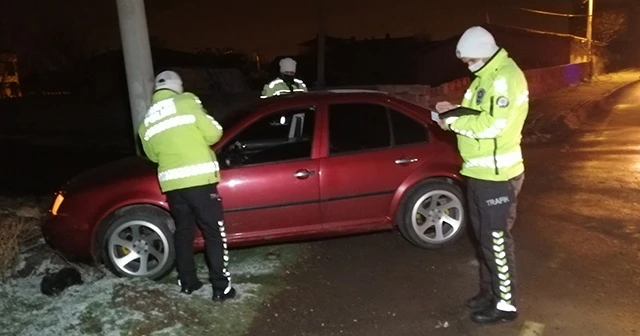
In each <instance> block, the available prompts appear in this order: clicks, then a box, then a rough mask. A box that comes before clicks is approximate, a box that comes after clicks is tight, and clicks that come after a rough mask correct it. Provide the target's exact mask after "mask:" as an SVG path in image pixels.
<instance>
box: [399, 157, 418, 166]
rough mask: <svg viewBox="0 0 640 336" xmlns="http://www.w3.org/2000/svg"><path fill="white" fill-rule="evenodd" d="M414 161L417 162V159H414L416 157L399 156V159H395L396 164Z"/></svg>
mask: <svg viewBox="0 0 640 336" xmlns="http://www.w3.org/2000/svg"><path fill="white" fill-rule="evenodd" d="M414 162H418V159H416V158H401V159H397V160H396V164H399V165H406V164H409V163H414Z"/></svg>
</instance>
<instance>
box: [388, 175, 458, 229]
mask: <svg viewBox="0 0 640 336" xmlns="http://www.w3.org/2000/svg"><path fill="white" fill-rule="evenodd" d="M459 167H460V164H459V163H456V162H442V163H432V162H428V163H425V164H423V165H422V166H420V168H418V169H416V171H414V172H413V173H411V175H409V176H408V177H407V178H406V179H405V180H404V181H403V182H402V183H401V184H400V187H398V189H397V190H396V192H395V194H394V195H393V198H392V200H391V205H390V206H389V219H390V220H391V221H392V223H394V222H395V220H394V219H395V216H396V213H397V211H398V208H399V207H400V203H401V202H402V199H403V198H404V196H405V195H406V194H407V193H408V192H409V191H410V190H411V189H412V188H413V187H414V186H415V185H416V184H418V183H420V182H422V181H425V180H429V179H451V180H453V181H454V182H455V183H456V184H457V185H458V186H463V185H464V179H463V178H462V176H461V175H460V173H451V172H454V171H458V170H459Z"/></svg>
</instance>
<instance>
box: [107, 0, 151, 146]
mask: <svg viewBox="0 0 640 336" xmlns="http://www.w3.org/2000/svg"><path fill="white" fill-rule="evenodd" d="M116 3H117V6H118V21H119V23H120V38H121V40H122V52H123V54H124V66H125V71H126V73H127V87H128V89H129V104H130V106H131V121H132V122H133V136H134V144H135V149H136V153H137V154H138V155H140V146H139V145H138V126H139V125H140V123H141V122H142V120H143V119H144V115H145V114H146V112H147V109H148V108H149V105H150V104H151V94H152V92H153V78H154V76H153V63H152V60H151V47H150V45H149V33H148V31H147V17H146V14H145V9H144V0H116Z"/></svg>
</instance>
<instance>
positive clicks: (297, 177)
mask: <svg viewBox="0 0 640 336" xmlns="http://www.w3.org/2000/svg"><path fill="white" fill-rule="evenodd" d="M317 118H318V115H317V113H316V110H315V107H313V106H300V107H295V108H290V109H285V110H276V111H273V112H271V113H268V114H266V115H265V116H263V117H261V118H259V119H258V120H256V121H254V122H253V123H251V124H250V125H248V126H247V127H245V128H244V129H243V130H241V131H240V132H238V134H237V135H235V136H232V137H231V138H230V139H229V141H227V142H226V143H225V144H224V145H223V146H222V147H221V149H220V151H219V161H220V165H221V169H222V171H221V174H222V182H221V184H220V194H221V195H222V197H223V205H224V209H225V223H226V225H227V231H228V233H229V235H230V238H231V239H238V240H242V241H255V240H263V239H264V240H270V239H274V238H284V237H287V236H293V235H298V234H302V233H304V232H311V231H315V230H320V229H321V227H322V225H321V218H320V214H319V211H320V207H319V204H318V202H319V196H320V194H319V182H318V168H319V166H318V165H319V163H318V160H317V159H316V158H314V157H313V156H314V150H313V149H314V144H315V142H314V138H315V137H314V135H315V134H316V133H317V132H318V131H317V128H318V127H319V125H318V123H317Z"/></svg>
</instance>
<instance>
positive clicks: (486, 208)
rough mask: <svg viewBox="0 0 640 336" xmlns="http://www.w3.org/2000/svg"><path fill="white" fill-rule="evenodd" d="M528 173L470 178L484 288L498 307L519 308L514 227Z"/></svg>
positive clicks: (470, 200)
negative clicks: (489, 178) (503, 177)
mask: <svg viewBox="0 0 640 336" xmlns="http://www.w3.org/2000/svg"><path fill="white" fill-rule="evenodd" d="M523 181H524V173H522V174H521V175H519V176H516V177H514V178H513V179H511V180H509V181H504V182H502V181H501V182H494V181H485V180H478V179H473V178H469V179H468V192H467V198H468V199H467V201H468V206H469V218H470V220H471V225H472V226H473V230H474V233H475V236H476V239H477V242H478V245H479V248H478V261H479V263H480V289H481V290H482V291H485V292H490V293H492V294H493V296H494V298H495V301H496V304H497V308H498V309H501V310H507V311H515V309H516V262H515V253H514V248H515V246H514V242H513V237H512V236H511V228H512V227H513V225H514V223H515V220H516V206H517V199H518V194H519V193H520V189H521V188H522V182H523Z"/></svg>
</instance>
